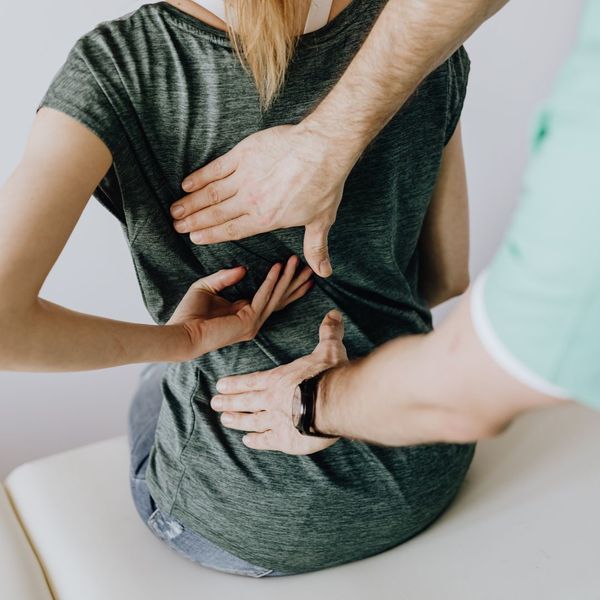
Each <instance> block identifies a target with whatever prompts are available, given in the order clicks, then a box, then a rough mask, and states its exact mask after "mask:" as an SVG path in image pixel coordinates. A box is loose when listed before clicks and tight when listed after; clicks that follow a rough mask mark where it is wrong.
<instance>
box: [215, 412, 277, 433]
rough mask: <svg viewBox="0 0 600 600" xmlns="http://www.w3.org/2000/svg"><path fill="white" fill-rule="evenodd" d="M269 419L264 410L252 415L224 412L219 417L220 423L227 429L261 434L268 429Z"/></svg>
mask: <svg viewBox="0 0 600 600" xmlns="http://www.w3.org/2000/svg"><path fill="white" fill-rule="evenodd" d="M269 417H270V415H269V413H267V412H266V411H264V410H263V411H260V412H254V413H240V412H225V413H223V414H222V415H221V422H222V423H223V425H225V426H226V427H228V428H229V429H238V430H240V431H258V432H263V431H267V430H268V429H270V418H269Z"/></svg>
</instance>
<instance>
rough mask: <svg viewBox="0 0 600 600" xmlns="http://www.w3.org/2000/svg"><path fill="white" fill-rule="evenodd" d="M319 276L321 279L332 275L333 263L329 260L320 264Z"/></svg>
mask: <svg viewBox="0 0 600 600" xmlns="http://www.w3.org/2000/svg"><path fill="white" fill-rule="evenodd" d="M319 274H320V275H321V277H326V276H327V275H331V263H330V262H329V261H328V260H322V261H321V262H320V263H319Z"/></svg>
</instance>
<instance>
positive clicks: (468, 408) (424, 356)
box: [316, 295, 557, 446]
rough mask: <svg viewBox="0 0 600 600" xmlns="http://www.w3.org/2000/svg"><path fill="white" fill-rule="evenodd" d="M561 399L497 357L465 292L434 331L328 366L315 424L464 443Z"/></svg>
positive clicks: (351, 432)
mask: <svg viewBox="0 0 600 600" xmlns="http://www.w3.org/2000/svg"><path fill="white" fill-rule="evenodd" d="M555 402H557V400H555V399H552V398H550V397H548V396H545V395H543V394H541V393H539V392H535V391H533V390H531V389H530V388H528V387H526V386H524V385H523V384H521V383H519V382H518V381H516V380H515V379H513V378H512V377H510V376H509V375H508V374H507V373H506V372H505V371H504V370H502V369H501V368H500V367H499V366H498V365H497V364H496V363H495V362H494V361H493V360H492V358H491V357H490V356H489V354H488V353H487V351H486V350H485V349H484V348H483V346H482V345H481V343H480V341H479V338H478V337H477V334H476V333H475V330H474V329H473V325H472V322H471V320H470V312H469V306H468V295H467V296H466V297H465V299H464V300H463V301H462V303H461V305H460V306H459V308H458V309H457V310H456V311H455V312H454V313H453V314H452V315H450V316H449V317H448V319H447V320H446V322H444V323H443V324H442V326H441V327H440V328H439V330H436V331H435V332H434V333H431V334H427V335H420V336H408V337H404V338H399V339H397V340H394V341H392V342H389V343H388V344H386V345H384V346H382V347H381V348H380V349H378V350H377V351H375V352H374V353H373V354H371V355H370V356H368V357H367V358H365V359H362V360H360V361H358V362H356V363H353V364H350V365H347V366H344V367H341V368H338V369H335V370H333V371H331V372H328V373H327V374H326V375H325V376H324V377H323V378H322V380H321V383H320V384H319V395H318V401H317V407H316V427H317V429H318V430H319V431H322V432H324V433H331V434H337V435H341V436H344V437H350V438H358V439H363V440H367V441H371V442H375V443H380V444H385V445H390V446H401V445H412V444H421V443H432V442H459V443H460V442H468V441H474V440H477V439H481V438H484V437H488V436H491V435H494V434H496V433H498V432H500V431H502V430H503V429H504V427H506V425H507V424H508V423H510V421H511V420H512V419H513V418H514V417H516V416H517V415H518V414H520V413H521V412H523V411H526V410H528V409H530V408H535V407H541V406H546V405H549V404H552V403H555Z"/></svg>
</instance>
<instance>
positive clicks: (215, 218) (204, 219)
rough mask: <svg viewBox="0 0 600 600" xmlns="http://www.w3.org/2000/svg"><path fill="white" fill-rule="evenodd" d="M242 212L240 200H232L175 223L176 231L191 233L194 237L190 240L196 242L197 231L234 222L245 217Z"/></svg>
mask: <svg viewBox="0 0 600 600" xmlns="http://www.w3.org/2000/svg"><path fill="white" fill-rule="evenodd" d="M242 210H243V208H242V207H241V205H240V202H239V200H237V199H235V198H231V199H230V200H225V202H222V203H221V204H218V205H217V206H211V207H210V208H207V209H205V210H201V211H199V212H196V213H194V214H193V215H190V216H189V217H186V218H185V219H183V220H182V221H175V224H174V227H175V231H177V232H178V233H191V234H192V236H191V238H190V239H191V240H192V241H194V239H195V235H194V232H195V231H201V230H202V229H206V228H208V227H215V226H217V225H222V224H223V223H227V222H228V221H233V220H234V219H237V218H238V217H240V216H243V215H244V213H243V212H242Z"/></svg>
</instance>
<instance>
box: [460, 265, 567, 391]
mask: <svg viewBox="0 0 600 600" xmlns="http://www.w3.org/2000/svg"><path fill="white" fill-rule="evenodd" d="M486 276H487V273H486V272H483V273H482V274H481V275H479V277H478V278H477V280H476V281H475V284H474V285H473V289H472V291H471V318H472V320H473V326H474V328H475V331H476V332H477V335H478V336H479V339H480V340H481V343H482V344H483V346H484V347H485V349H486V350H487V351H488V353H489V354H490V356H491V357H492V358H493V359H494V361H495V362H496V363H497V364H498V365H499V366H500V367H502V368H503V369H504V370H505V371H506V372H507V373H508V374H509V375H510V376H511V377H514V378H515V379H516V380H517V381H520V382H521V383H523V384H524V385H526V386H528V387H530V388H532V389H534V390H536V391H538V392H541V393H542V394H547V395H548V396H553V397H554V398H561V399H570V397H571V396H570V394H568V393H567V392H566V391H565V390H564V389H563V388H561V387H559V386H557V385H555V384H553V383H550V382H549V381H546V380H545V379H544V378H543V377H541V376H540V375H538V374H537V373H535V372H534V371H532V370H531V369H530V368H529V367H527V366H525V365H524V364H523V363H522V362H520V361H519V360H518V359H517V358H516V357H515V356H514V355H513V354H511V352H510V350H509V349H508V348H507V347H506V346H505V345H504V343H503V342H502V341H501V340H500V338H499V337H498V336H497V334H496V332H495V331H494V329H493V327H492V324H491V323H490V320H489V318H488V315H487V312H486V309H485V300H484V291H485V279H486Z"/></svg>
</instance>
